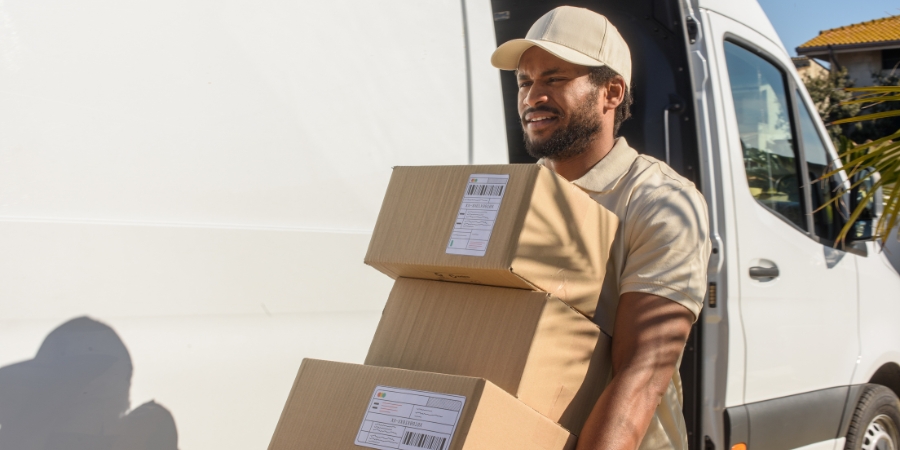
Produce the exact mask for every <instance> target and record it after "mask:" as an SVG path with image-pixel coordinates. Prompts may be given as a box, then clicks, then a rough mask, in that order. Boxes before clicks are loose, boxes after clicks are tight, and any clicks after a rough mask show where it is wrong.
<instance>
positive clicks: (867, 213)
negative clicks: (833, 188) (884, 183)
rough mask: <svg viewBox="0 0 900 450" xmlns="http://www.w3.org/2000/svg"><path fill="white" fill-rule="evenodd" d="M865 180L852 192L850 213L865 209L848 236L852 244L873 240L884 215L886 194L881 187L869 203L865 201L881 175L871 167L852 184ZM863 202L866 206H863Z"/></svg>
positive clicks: (858, 174)
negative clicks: (861, 208)
mask: <svg viewBox="0 0 900 450" xmlns="http://www.w3.org/2000/svg"><path fill="white" fill-rule="evenodd" d="M863 178H865V180H864V181H863V182H862V183H860V184H859V186H856V187H855V188H853V189H851V190H850V211H856V208H858V207H860V206H862V207H863V208H864V209H863V212H862V213H861V214H860V215H859V217H858V218H857V219H856V222H854V223H853V228H851V230H850V233H849V235H848V236H847V239H848V240H849V241H851V242H858V241H868V240H871V239H872V238H873V234H874V232H875V227H876V226H878V219H880V218H881V215H882V214H883V213H884V193H883V192H882V191H881V187H878V188H877V189H875V191H874V193H873V194H872V196H871V197H870V198H869V200H868V201H866V200H865V199H866V196H868V195H869V193H870V192H872V188H873V187H874V186H875V184H876V183H878V182H879V181H880V180H881V174H879V173H878V172H877V171H876V170H875V169H873V168H871V167H870V168H868V169H864V170H861V171H860V172H859V173H857V174H856V175H855V176H854V177H853V180H851V182H852V183H854V184H855V183H856V182H858V181H859V180H861V179H863ZM863 202H865V205H862V204H863Z"/></svg>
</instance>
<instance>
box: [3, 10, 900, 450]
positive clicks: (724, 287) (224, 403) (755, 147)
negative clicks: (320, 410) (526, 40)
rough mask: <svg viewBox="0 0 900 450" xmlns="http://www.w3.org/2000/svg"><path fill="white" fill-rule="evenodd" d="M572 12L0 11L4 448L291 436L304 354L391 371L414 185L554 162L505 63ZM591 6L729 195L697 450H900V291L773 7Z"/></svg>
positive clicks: (691, 158)
mask: <svg viewBox="0 0 900 450" xmlns="http://www.w3.org/2000/svg"><path fill="white" fill-rule="evenodd" d="M562 3H564V2H558V1H550V2H544V1H540V2H539V1H532V0H493V1H489V0H460V1H449V0H434V1H428V2H423V1H415V0H389V1H387V2H368V1H361V0H344V1H332V2H285V1H255V2H250V1H246V0H230V1H226V2H211V1H203V2H201V1H187V2H185V1H171V0H163V1H160V2H113V1H101V2H35V1H24V0H9V1H4V2H0V450H36V449H41V450H60V449H65V450H81V449H84V450H88V449H90V450H95V449H117V450H145V449H147V450H150V449H153V450H157V449H158V450H163V449H167V450H170V449H174V448H176V447H177V448H180V449H182V450H199V449H210V450H212V449H215V450H219V449H241V450H243V449H254V448H264V447H265V446H267V444H268V442H269V439H270V438H271V435H272V432H273V430H274V428H275V424H276V422H277V420H278V417H279V414H280V412H281V408H282V406H283V404H284V401H285V399H286V397H287V393H288V392H289V390H290V387H291V383H292V380H293V378H294V376H295V374H296V370H297V368H298V366H299V365H300V361H301V360H302V359H303V358H304V357H314V358H322V359H331V360H339V361H348V362H357V363H359V362H361V361H362V360H363V358H364V356H365V353H366V351H367V348H368V343H369V341H370V338H371V336H372V334H373V332H374V330H375V327H376V325H377V322H378V319H379V315H380V311H381V309H382V307H383V304H384V302H385V300H386V298H387V293H388V289H389V288H390V285H391V280H389V279H388V278H387V277H385V276H383V275H381V274H380V273H377V272H376V271H375V270H373V269H370V268H368V267H366V266H364V265H363V264H362V259H363V256H364V253H365V249H366V246H367V243H368V239H369V233H370V231H371V229H372V227H373V225H374V221H375V217H376V214H377V212H378V209H379V207H380V203H381V199H382V195H383V193H384V190H385V187H386V184H387V180H388V177H389V175H390V172H391V167H392V166H395V165H431V164H440V165H447V164H471V163H507V162H511V163H524V162H530V161H531V160H530V159H529V158H528V157H527V155H526V154H525V152H524V150H523V146H522V144H521V130H520V128H519V122H518V118H517V115H516V108H515V105H514V101H515V100H514V99H515V83H514V81H512V78H511V76H510V74H508V73H503V74H498V71H497V70H496V69H493V68H492V67H491V66H490V65H489V62H488V61H489V57H490V54H491V52H492V51H493V49H494V48H495V46H496V43H497V42H502V41H505V40H507V39H510V38H514V37H521V36H523V35H524V34H525V32H526V31H527V29H528V27H529V26H530V25H531V23H532V22H533V21H534V20H535V19H536V18H538V17H539V16H540V15H542V14H543V13H544V12H546V11H548V10H550V9H551V8H553V7H555V6H557V5H559V4H562ZM565 3H568V4H574V5H576V6H585V7H589V8H591V9H594V10H597V11H599V12H602V13H604V14H606V15H607V16H609V17H610V18H611V20H612V21H613V22H614V23H615V24H616V25H617V26H618V28H619V30H620V31H621V32H622V34H623V35H624V37H625V38H626V40H628V42H629V43H630V45H631V49H632V54H633V56H634V67H635V74H634V77H633V78H634V96H635V104H634V109H633V112H634V118H633V119H631V120H629V121H627V122H625V124H624V125H623V127H622V130H621V131H622V134H623V135H625V136H626V137H627V138H628V141H629V143H631V144H632V145H633V146H634V147H636V148H637V149H639V150H640V151H643V152H646V153H648V154H651V155H653V156H656V157H658V158H660V159H663V160H667V161H669V163H670V164H671V165H672V166H673V167H674V168H675V169H676V170H677V171H679V172H680V173H681V174H683V175H685V176H686V177H688V178H690V179H692V180H694V182H695V183H696V184H697V185H698V186H699V187H700V188H701V189H702V191H703V193H704V194H705V196H706V198H707V201H708V203H709V207H710V213H711V214H710V218H711V220H712V224H711V229H712V232H713V237H714V254H713V255H712V262H711V264H710V268H709V280H710V295H709V297H708V299H707V304H706V307H705V308H704V309H703V313H702V316H701V318H700V320H699V321H698V323H697V325H696V326H695V329H694V333H693V334H692V337H691V339H690V341H689V343H688V347H687V349H686V354H685V357H684V361H683V364H682V368H681V370H682V374H683V379H684V381H685V386H684V392H685V416H686V419H687V423H688V427H689V433H690V445H691V448H692V449H695V450H701V449H702V450H713V449H717V450H721V449H731V448H732V446H733V445H735V444H738V443H745V444H747V446H748V448H750V449H765V450H773V449H790V448H801V447H802V448H805V449H840V448H844V446H845V443H847V439H845V437H846V436H848V433H851V434H850V436H851V437H852V436H854V435H858V434H859V433H862V432H869V433H871V437H872V438H873V441H872V442H876V441H877V439H882V440H881V441H880V442H882V443H884V442H890V443H891V446H890V447H887V448H895V449H896V448H897V447H898V446H900V441H898V438H897V436H898V434H897V433H898V431H897V430H898V427H900V418H898V416H897V413H896V411H897V406H896V397H891V396H892V395H894V394H898V393H900V327H898V326H897V324H896V320H897V318H898V317H900V276H898V274H897V272H896V271H895V269H894V268H892V267H891V266H890V263H889V261H888V260H887V258H886V257H885V254H884V253H883V252H882V251H881V249H880V248H879V247H878V245H877V244H876V243H874V242H869V241H861V242H858V243H856V244H854V245H853V246H852V248H849V249H848V250H847V251H842V250H838V249H835V248H834V245H833V239H834V236H835V233H836V230H838V229H839V228H840V226H841V225H842V224H841V222H840V214H839V213H840V211H836V210H823V211H821V212H817V213H814V214H813V213H811V211H813V210H814V209H816V205H819V204H821V202H822V201H823V199H824V198H825V197H827V195H829V193H830V190H829V189H828V188H827V187H825V188H823V187H822V186H824V184H823V183H811V182H812V180H814V179H815V178H817V177H818V175H819V174H821V173H822V170H823V168H824V166H825V165H826V164H828V163H829V162H830V161H832V160H833V159H834V158H835V153H834V149H833V148H832V145H831V144H830V141H829V140H828V139H827V134H826V133H825V129H824V128H823V126H822V124H821V122H820V120H819V119H818V118H817V117H816V115H815V114H814V112H815V109H814V107H813V105H812V103H811V102H810V99H809V96H808V95H807V93H806V91H805V89H804V88H803V84H802V83H801V82H800V79H799V78H798V76H797V74H796V72H795V70H794V68H793V65H792V64H791V61H790V58H789V57H788V53H787V52H786V51H785V49H784V47H783V46H782V44H781V43H780V41H779V40H778V37H777V35H776V33H775V31H774V29H773V28H772V26H771V25H770V23H769V21H768V19H767V18H766V16H765V15H764V13H763V11H762V9H761V8H760V7H759V6H758V5H757V4H756V2H754V1H752V0H748V1H734V0H690V1H688V0H640V1H638V0H635V1H631V2H621V1H611V0H595V1H591V2H586V1H575V2H565ZM842 181H843V180H842V179H838V180H836V181H835V183H840V182H842ZM898 252H900V250H898ZM872 384H874V385H881V386H885V387H886V388H887V389H874V388H873V387H872ZM891 401H893V402H894V403H893V406H892V404H891ZM879 402H880V403H879ZM873 405H874V406H873ZM884 405H887V406H884ZM876 406H879V407H881V408H882V409H877V408H876ZM891 407H892V408H893V409H891ZM885 408H886V409H885ZM853 433H856V434H853ZM848 445H849V444H848ZM872 445H874V444H872ZM851 447H852V448H857V449H858V448H860V446H859V445H855V446H854V445H851ZM863 448H867V449H868V448H875V447H873V446H871V445H870V446H866V447H863ZM879 448H882V447H879Z"/></svg>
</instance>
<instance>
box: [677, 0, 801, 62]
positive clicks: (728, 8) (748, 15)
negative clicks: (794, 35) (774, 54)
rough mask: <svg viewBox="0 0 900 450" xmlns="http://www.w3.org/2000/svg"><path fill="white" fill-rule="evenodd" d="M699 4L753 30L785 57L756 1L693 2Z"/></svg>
mask: <svg viewBox="0 0 900 450" xmlns="http://www.w3.org/2000/svg"><path fill="white" fill-rule="evenodd" d="M694 1H697V2H698V3H699V6H700V8H703V9H708V10H710V11H715V12H717V13H719V14H721V15H723V16H726V17H728V18H730V19H731V20H735V21H737V22H740V23H742V24H744V25H746V26H747V27H749V28H751V29H753V30H754V31H756V32H757V33H759V34H761V35H763V36H764V37H765V38H766V39H768V40H769V41H771V42H772V43H773V44H775V45H776V46H778V48H780V49H781V52H782V53H783V54H784V55H785V56H787V55H788V52H787V50H786V49H785V48H784V44H782V43H781V39H779V38H778V33H777V32H776V31H775V27H773V26H772V22H770V21H769V17H768V16H766V13H765V11H763V9H762V7H761V6H759V3H758V2H757V1H756V0H741V1H736V0H694Z"/></svg>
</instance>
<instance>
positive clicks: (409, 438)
mask: <svg viewBox="0 0 900 450" xmlns="http://www.w3.org/2000/svg"><path fill="white" fill-rule="evenodd" d="M446 441H447V439H445V438H442V437H440V436H434V435H431V434H425V433H412V432H409V431H407V432H406V434H405V435H403V444H404V445H411V446H413V447H419V448H427V449H429V450H444V442H446Z"/></svg>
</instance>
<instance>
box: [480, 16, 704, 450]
mask: <svg viewBox="0 0 900 450" xmlns="http://www.w3.org/2000/svg"><path fill="white" fill-rule="evenodd" d="M491 63H492V64H493V65H494V66H495V67H497V68H500V69H503V70H515V71H516V75H517V79H518V83H519V98H518V101H519V117H520V118H521V120H522V127H523V128H524V131H525V143H526V148H527V150H528V152H529V153H530V154H531V155H532V156H534V157H536V158H541V160H540V161H539V163H540V164H543V165H545V166H547V167H548V168H550V169H552V170H554V171H555V172H556V173H558V174H559V175H561V176H563V177H565V178H566V179H568V180H569V181H571V182H573V183H574V184H575V185H577V186H579V187H581V188H582V189H583V190H584V191H586V192H587V193H588V194H589V195H591V197H592V198H594V200H596V201H597V202H598V203H600V204H601V205H603V206H604V207H606V208H607V209H609V210H610V211H612V212H613V213H614V214H616V215H617V216H618V217H619V220H620V225H619V228H618V230H617V231H616V239H615V241H614V243H613V248H612V251H611V257H610V262H609V266H608V270H607V275H606V279H605V280H604V285H603V291H602V293H601V295H600V305H599V306H598V310H597V314H596V316H595V321H596V322H597V323H598V324H599V325H601V327H602V328H603V329H604V330H607V331H611V332H612V336H613V338H612V367H613V377H612V380H611V382H610V383H609V385H608V386H607V387H606V389H605V390H604V391H603V394H602V395H601V397H600V399H599V400H598V401H597V404H596V405H595V406H594V409H593V411H592V413H591V415H590V417H589V418H588V421H587V423H586V424H585V426H584V429H583V430H581V433H580V437H579V440H578V449H579V450H633V449H636V448H640V449H642V450H644V449H678V450H687V436H686V435H687V432H686V430H685V424H684V417H683V414H682V411H681V409H682V406H681V405H682V398H681V380H680V377H679V375H678V365H679V364H680V360H681V355H682V352H683V350H684V345H685V342H686V341H687V337H688V334H689V333H690V329H691V324H692V323H693V322H694V321H696V320H697V316H698V314H699V313H700V308H701V307H702V305H703V298H704V296H705V293H706V266H707V262H708V259H709V253H710V248H711V245H710V242H709V237H708V236H709V233H708V227H709V224H708V218H707V213H706V203H705V201H704V200H703V197H702V195H701V194H700V193H699V192H698V191H697V189H696V188H695V187H694V185H693V184H692V183H691V182H690V181H688V180H687V179H685V178H683V177H681V176H680V175H678V174H677V173H675V172H674V171H673V170H672V169H671V168H669V167H668V166H667V165H666V164H664V163H662V162H660V161H658V160H656V159H654V158H651V157H648V156H644V155H639V154H638V153H637V151H635V150H634V149H632V148H631V147H629V146H628V143H627V142H626V141H625V138H622V137H619V138H616V132H617V130H618V128H619V124H620V123H621V122H622V121H623V120H625V119H626V118H627V117H628V116H629V111H628V108H629V105H630V103H631V94H630V89H629V83H630V79H631V55H630V51H629V49H628V45H627V44H626V43H625V41H624V39H623V38H622V36H621V35H620V34H619V32H618V30H617V29H616V28H615V27H614V26H613V25H612V24H611V23H609V21H608V20H607V19H606V17H604V16H602V15H599V14H596V13H593V12H591V11H588V10H586V9H581V8H573V7H567V6H564V7H560V8H556V9H554V10H553V11H551V12H549V13H547V14H546V15H544V16H543V17H541V18H540V19H539V20H538V21H537V22H535V24H534V25H533V26H532V27H531V29H530V30H529V31H528V35H527V36H526V38H525V39H516V40H512V41H509V42H506V43H505V44H503V45H501V46H500V47H499V48H497V50H496V51H495V52H494V54H493V56H492V57H491ZM573 431H575V432H577V431H578V430H573Z"/></svg>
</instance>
